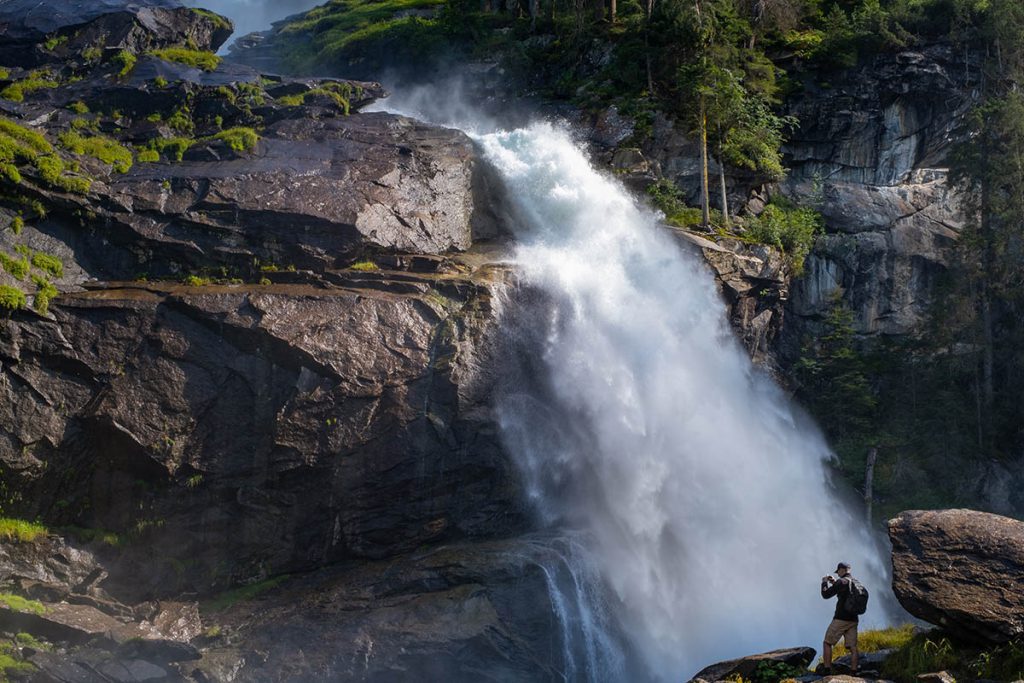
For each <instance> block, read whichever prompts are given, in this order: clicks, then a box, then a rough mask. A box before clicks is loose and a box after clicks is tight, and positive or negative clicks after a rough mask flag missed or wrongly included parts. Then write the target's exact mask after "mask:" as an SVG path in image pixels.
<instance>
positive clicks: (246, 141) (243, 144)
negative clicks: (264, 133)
mask: <svg viewBox="0 0 1024 683" xmlns="http://www.w3.org/2000/svg"><path fill="white" fill-rule="evenodd" d="M212 139H213V140H221V141H223V142H225V143H227V145H228V147H230V148H231V149H233V150H234V151H236V152H251V151H252V150H254V149H255V148H256V143H258V142H259V141H260V136H259V134H258V133H257V132H256V131H255V130H253V129H252V128H242V127H238V128H229V129H227V130H223V131H221V132H219V133H217V134H216V135H214V136H213V138H212Z"/></svg>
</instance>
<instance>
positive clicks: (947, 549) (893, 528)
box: [889, 510, 1024, 643]
mask: <svg viewBox="0 0 1024 683" xmlns="http://www.w3.org/2000/svg"><path fill="white" fill-rule="evenodd" d="M889 537H890V539H891V540H892V566H893V578H892V586H893V591H894V592H895V593H896V598H897V599H898V600H899V601H900V604H901V605H903V607H904V608H905V609H906V610H907V611H908V612H910V613H911V614H913V615H914V616H915V617H918V618H920V619H924V620H925V621H927V622H929V623H932V624H934V625H936V626H938V627H940V628H942V629H943V630H945V631H948V632H949V633H951V634H953V635H956V636H959V637H961V638H964V639H966V640H971V641H975V642H979V643H1004V642H1007V641H1009V640H1013V639H1014V638H1019V637H1021V636H1022V635H1024V592H1022V591H1021V586H1024V522H1020V521H1017V520H1014V519H1010V518H1008V517H1001V516H999V515H993V514H988V513H984V512H976V511H973V510H935V511H910V512H904V513H902V514H900V516H898V517H896V518H895V519H893V520H891V521H890V522H889Z"/></svg>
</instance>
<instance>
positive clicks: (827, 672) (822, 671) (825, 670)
mask: <svg viewBox="0 0 1024 683" xmlns="http://www.w3.org/2000/svg"><path fill="white" fill-rule="evenodd" d="M814 673H816V674H818V675H819V676H831V675H832V667H831V666H825V665H824V664H819V665H818V666H817V668H816V669H815V670H814Z"/></svg>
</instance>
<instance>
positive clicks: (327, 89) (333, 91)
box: [277, 82, 360, 116]
mask: <svg viewBox="0 0 1024 683" xmlns="http://www.w3.org/2000/svg"><path fill="white" fill-rule="evenodd" d="M352 93H353V89H352V86H351V85H350V84H348V83H336V82H331V83H324V84H323V85H320V86H318V87H316V88H313V89H312V90H307V91H306V92H303V93H297V94H295V95H285V96H284V97H279V98H277V101H278V103H279V104H283V105H285V106H286V107H296V106H299V105H302V104H305V103H306V99H307V98H310V97H317V96H321V97H326V98H328V99H331V100H333V101H334V103H335V104H336V105H338V108H340V109H341V110H342V111H344V112H345V116H348V114H349V107H350V104H349V101H350V100H351V98H352ZM358 94H360V93H357V96H358Z"/></svg>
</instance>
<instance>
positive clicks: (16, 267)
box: [0, 251, 29, 280]
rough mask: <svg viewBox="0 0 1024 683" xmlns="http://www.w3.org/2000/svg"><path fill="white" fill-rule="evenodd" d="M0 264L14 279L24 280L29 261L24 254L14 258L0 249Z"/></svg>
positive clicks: (27, 271) (26, 275)
mask: <svg viewBox="0 0 1024 683" xmlns="http://www.w3.org/2000/svg"><path fill="white" fill-rule="evenodd" d="M0 266H2V267H3V269H4V270H5V271H7V273H8V274H9V275H10V276H11V277H13V278H15V279H16V280H24V279H25V278H26V277H28V273H29V262H28V259H27V258H25V257H24V256H22V257H21V258H15V257H13V256H10V255H9V254H5V253H4V252H2V251H0Z"/></svg>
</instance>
